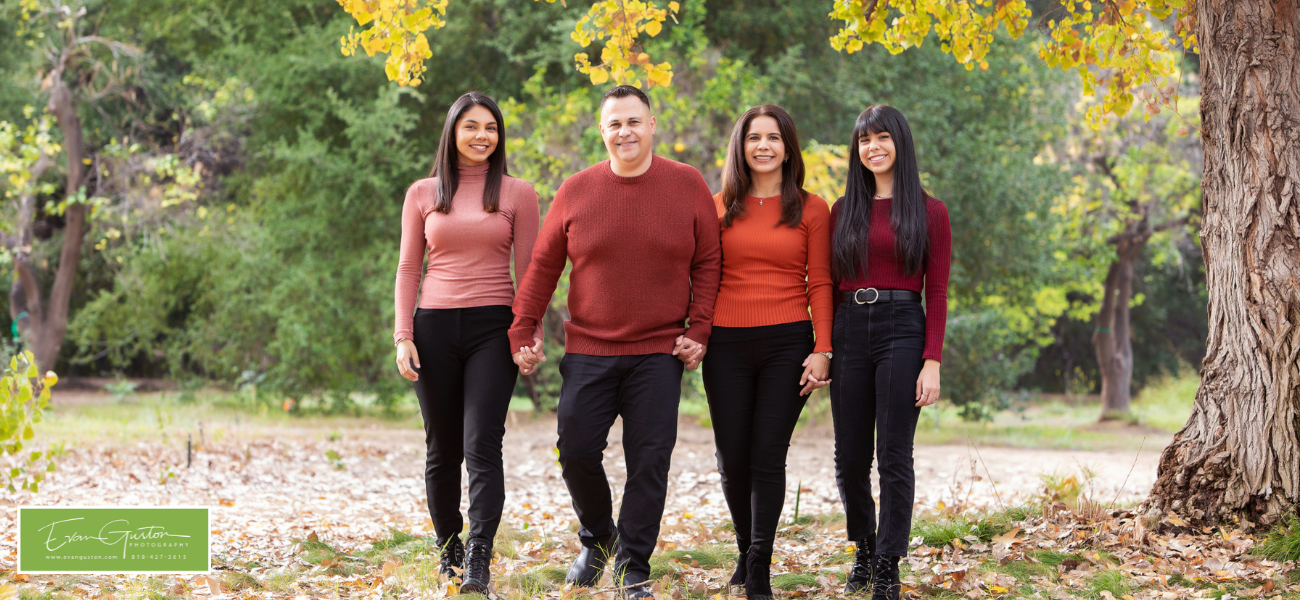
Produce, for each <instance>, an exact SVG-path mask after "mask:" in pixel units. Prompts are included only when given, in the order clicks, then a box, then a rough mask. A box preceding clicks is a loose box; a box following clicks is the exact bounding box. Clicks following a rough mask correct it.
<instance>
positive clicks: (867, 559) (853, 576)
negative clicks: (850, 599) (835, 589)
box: [844, 541, 876, 594]
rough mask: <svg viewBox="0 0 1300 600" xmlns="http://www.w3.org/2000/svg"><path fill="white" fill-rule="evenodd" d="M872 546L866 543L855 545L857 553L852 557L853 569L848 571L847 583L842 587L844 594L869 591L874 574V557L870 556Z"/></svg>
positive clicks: (872, 549)
mask: <svg viewBox="0 0 1300 600" xmlns="http://www.w3.org/2000/svg"><path fill="white" fill-rule="evenodd" d="M872 546H874V544H872V543H871V542H868V541H861V542H858V543H857V547H858V550H857V553H856V554H855V555H854V557H853V568H852V569H850V570H849V583H848V585H845V586H844V593H845V594H856V593H858V592H863V591H868V590H870V589H871V582H872V580H873V579H874V576H875V573H876V564H875V561H874V559H875V557H874V556H872V553H873V551H874V550H875V548H873V547H872Z"/></svg>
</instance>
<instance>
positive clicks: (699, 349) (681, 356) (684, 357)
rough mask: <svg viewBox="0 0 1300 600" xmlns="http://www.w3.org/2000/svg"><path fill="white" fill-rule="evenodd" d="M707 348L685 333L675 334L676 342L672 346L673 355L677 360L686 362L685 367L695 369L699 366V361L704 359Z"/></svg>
mask: <svg viewBox="0 0 1300 600" xmlns="http://www.w3.org/2000/svg"><path fill="white" fill-rule="evenodd" d="M706 350H708V349H707V348H706V347H705V346H704V344H701V343H699V342H697V341H695V340H692V339H691V338H688V337H686V336H685V335H679V336H677V343H676V345H674V346H673V356H676V357H677V360H680V361H682V362H683V363H685V364H686V368H687V369H690V370H692V371H693V370H695V369H696V368H697V367H699V366H700V361H702V360H704V353H705V351H706Z"/></svg>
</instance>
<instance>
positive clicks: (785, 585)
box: [772, 573, 817, 592]
mask: <svg viewBox="0 0 1300 600" xmlns="http://www.w3.org/2000/svg"><path fill="white" fill-rule="evenodd" d="M801 585H805V586H808V587H816V586H817V577H815V576H813V575H811V574H809V573H784V574H781V575H777V576H776V577H773V578H772V587H774V588H777V589H780V590H785V591H787V592H791V591H794V590H795V589H797V588H798V587H799V586H801Z"/></svg>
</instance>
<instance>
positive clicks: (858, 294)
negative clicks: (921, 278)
mask: <svg viewBox="0 0 1300 600" xmlns="http://www.w3.org/2000/svg"><path fill="white" fill-rule="evenodd" d="M900 301H905V302H920V301H921V294H920V293H918V292H913V291H911V290H878V289H876V288H859V289H856V290H853V291H851V292H840V302H852V303H854V304H875V303H877V302H900Z"/></svg>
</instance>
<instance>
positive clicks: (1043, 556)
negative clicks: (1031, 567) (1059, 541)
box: [1029, 550, 1084, 572]
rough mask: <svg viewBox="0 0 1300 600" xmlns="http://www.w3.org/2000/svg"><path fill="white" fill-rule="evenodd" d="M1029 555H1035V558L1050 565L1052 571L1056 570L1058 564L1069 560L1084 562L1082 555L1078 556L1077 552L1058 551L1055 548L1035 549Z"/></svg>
mask: <svg viewBox="0 0 1300 600" xmlns="http://www.w3.org/2000/svg"><path fill="white" fill-rule="evenodd" d="M1029 555H1030V556H1032V557H1034V560H1037V561H1038V562H1040V563H1042V564H1044V565H1047V566H1048V567H1050V568H1051V569H1052V572H1056V566H1057V565H1059V564H1061V563H1063V562H1065V561H1067V560H1077V561H1079V562H1084V558H1083V557H1082V556H1078V555H1075V554H1066V553H1064V552H1056V551H1053V550H1034V551H1031V552H1030V553H1029Z"/></svg>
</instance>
